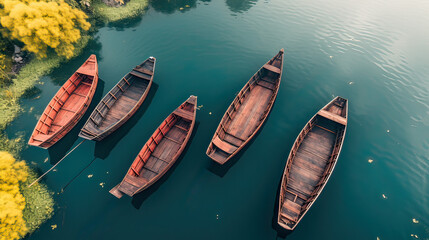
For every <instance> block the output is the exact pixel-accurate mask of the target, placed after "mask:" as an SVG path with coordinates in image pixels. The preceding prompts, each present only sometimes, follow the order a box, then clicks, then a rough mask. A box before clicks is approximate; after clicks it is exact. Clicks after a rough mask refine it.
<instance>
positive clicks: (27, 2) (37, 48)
mask: <svg viewBox="0 0 429 240" xmlns="http://www.w3.org/2000/svg"><path fill="white" fill-rule="evenodd" d="M0 4H1V5H2V8H1V9H0V23H1V25H2V27H3V28H1V33H2V34H3V35H4V36H5V37H8V38H10V39H16V40H18V41H21V42H22V43H24V44H25V46H24V49H25V50H27V51H29V52H32V53H34V54H36V56H38V57H47V54H48V50H49V49H54V50H55V52H56V53H57V55H59V56H63V57H66V58H67V59H69V58H71V57H72V56H73V55H74V49H75V44H76V43H78V41H79V39H80V38H81V35H82V31H87V30H89V28H90V26H91V24H89V23H88V22H87V21H86V19H87V18H88V16H87V15H86V14H85V13H84V12H83V11H81V10H79V9H77V8H72V7H71V6H70V5H69V4H67V3H65V2H64V1H62V0H60V1H38V0H0Z"/></svg>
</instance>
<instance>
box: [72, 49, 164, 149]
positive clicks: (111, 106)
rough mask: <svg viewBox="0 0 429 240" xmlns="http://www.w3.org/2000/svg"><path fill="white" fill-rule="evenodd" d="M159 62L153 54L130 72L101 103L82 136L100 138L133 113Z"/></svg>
mask: <svg viewBox="0 0 429 240" xmlns="http://www.w3.org/2000/svg"><path fill="white" fill-rule="evenodd" d="M155 64H156V59H155V58H154V57H150V58H148V59H146V60H145V61H144V62H143V63H141V64H140V65H138V66H136V67H135V68H134V69H133V70H131V72H129V73H127V74H126V75H125V76H124V77H123V78H122V79H121V80H120V81H119V82H118V83H117V84H116V85H115V86H114V87H113V88H112V90H110V91H109V92H108V93H107V94H106V96H104V98H103V99H102V100H101V102H100V103H99V104H98V105H97V107H96V108H95V110H94V111H93V112H92V114H91V116H90V117H89V119H88V120H87V122H86V123H85V125H84V126H83V128H82V129H81V131H80V133H79V136H80V137H82V138H86V139H89V140H95V141H100V140H102V139H104V138H105V137H107V136H108V135H109V134H111V133H112V132H114V131H115V130H116V129H118V128H119V127H120V126H122V125H123V124H124V123H125V122H126V121H127V120H128V119H129V118H130V117H131V116H133V115H134V113H135V112H136V111H137V110H138V109H139V107H140V106H141V105H142V103H143V102H144V100H145V99H146V96H147V94H148V93H149V90H150V87H151V86H152V81H153V75H154V72H155Z"/></svg>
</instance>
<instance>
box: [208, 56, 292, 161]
mask: <svg viewBox="0 0 429 240" xmlns="http://www.w3.org/2000/svg"><path fill="white" fill-rule="evenodd" d="M278 57H280V61H281V64H280V68H278V69H279V70H280V72H279V73H278V72H277V74H279V76H278V77H277V78H276V81H271V82H270V83H271V84H273V85H274V88H273V89H269V90H270V91H272V93H271V96H270V99H269V101H268V102H267V104H266V108H265V111H264V112H263V114H261V117H260V118H259V119H258V122H259V123H258V125H257V126H256V128H255V129H254V130H253V132H252V133H251V134H250V135H249V136H247V138H245V140H243V139H241V138H239V137H237V136H234V135H232V134H229V135H231V136H233V137H235V138H237V139H240V140H241V141H243V142H242V143H241V144H240V146H239V147H238V148H237V149H236V150H235V151H234V152H233V153H232V154H227V155H228V157H227V158H225V159H222V160H219V159H216V158H215V157H214V156H211V154H214V152H215V148H218V147H217V146H216V147H215V144H213V140H214V139H215V138H216V137H217V136H218V137H219V138H220V139H222V140H223V136H222V132H223V135H225V134H228V131H227V129H228V126H225V125H224V124H223V123H224V122H227V121H226V120H225V119H227V118H229V119H231V120H232V119H233V118H234V117H233V116H231V114H232V113H234V112H235V114H237V111H238V109H239V107H240V106H241V105H242V103H243V101H244V100H243V99H244V98H245V97H246V96H245V94H246V93H247V92H249V91H251V90H252V89H253V88H255V86H254V85H256V84H257V82H258V80H259V81H263V79H262V78H261V77H260V75H259V73H261V72H262V70H263V69H267V68H266V67H265V66H266V65H267V64H269V63H270V62H274V61H275V60H276V59H278ZM283 62H284V50H283V49H281V50H280V51H279V53H277V54H276V55H275V56H274V57H273V58H271V59H270V60H269V61H268V62H267V63H265V64H264V65H262V66H261V67H260V68H259V70H258V71H256V73H255V74H254V75H253V76H252V77H251V78H250V79H249V81H248V82H247V83H246V84H245V85H244V86H243V88H242V89H241V90H240V92H239V93H238V94H237V95H236V97H235V98H234V100H233V101H232V103H231V104H230V106H229V107H228V108H227V110H226V111H225V113H224V115H223V117H222V119H221V121H220V123H219V125H218V127H217V129H216V131H215V133H214V135H213V138H212V140H211V141H210V144H209V147H208V148H207V151H206V154H207V156H208V157H210V158H211V159H212V160H214V161H215V162H217V163H219V164H224V163H226V162H227V161H228V160H230V159H231V158H232V157H234V156H235V155H236V154H237V153H238V152H240V151H241V149H243V147H244V146H246V145H247V144H248V143H249V142H250V140H252V138H253V137H254V136H255V134H256V133H257V132H258V131H259V129H260V128H261V127H262V125H263V123H264V122H265V120H266V118H267V116H268V114H269V112H270V111H271V109H272V107H273V105H274V101H275V99H276V97H277V94H278V90H279V86H280V82H281V78H282V72H283V71H282V69H283ZM275 68H277V67H275ZM268 70H269V69H267V71H268ZM261 87H262V86H261ZM231 108H232V109H233V110H232V111H231V112H230V109H231ZM235 117H237V116H235ZM231 122H232V121H230V122H229V123H231ZM227 123H228V122H227ZM219 149H220V148H219Z"/></svg>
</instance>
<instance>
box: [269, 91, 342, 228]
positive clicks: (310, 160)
mask: <svg viewBox="0 0 429 240" xmlns="http://www.w3.org/2000/svg"><path fill="white" fill-rule="evenodd" d="M347 112H348V102H347V99H344V98H341V97H336V98H334V100H332V101H331V102H330V103H328V104H327V105H326V106H325V107H323V108H322V109H321V110H320V111H319V112H317V113H316V115H314V116H313V118H311V119H310V121H309V122H308V123H307V124H306V125H305V127H304V129H302V131H301V133H300V134H299V135H298V137H297V138H296V140H295V143H294V144H293V146H292V150H291V151H290V153H289V157H288V160H287V164H286V167H285V170H284V173H283V178H282V184H281V187H280V196H279V198H280V199H279V210H278V216H277V223H278V224H279V225H280V226H281V227H283V228H284V229H287V230H293V229H294V228H295V227H296V226H297V225H298V223H299V222H300V221H301V219H302V218H303V217H304V215H305V214H306V213H307V211H308V210H309V209H310V207H311V206H312V205H313V203H314V202H315V201H316V199H317V197H318V196H319V195H320V193H321V192H322V190H323V188H324V187H325V185H326V183H327V182H328V180H329V177H330V176H331V174H332V172H333V170H334V167H335V164H336V163H337V160H338V156H339V154H340V152H341V148H342V146H343V142H344V136H345V134H346V127H347Z"/></svg>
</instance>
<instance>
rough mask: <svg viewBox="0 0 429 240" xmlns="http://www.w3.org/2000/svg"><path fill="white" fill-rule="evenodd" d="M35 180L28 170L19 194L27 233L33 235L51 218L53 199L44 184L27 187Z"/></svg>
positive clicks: (34, 175)
mask: <svg viewBox="0 0 429 240" xmlns="http://www.w3.org/2000/svg"><path fill="white" fill-rule="evenodd" d="M36 179H37V174H36V173H35V172H34V171H33V170H31V169H28V178H27V181H25V182H24V183H23V184H22V185H21V186H20V188H21V193H22V195H23V196H24V198H25V208H24V211H23V217H24V220H25V222H26V223H27V227H28V233H29V234H31V233H33V232H34V231H35V230H36V229H37V228H38V227H39V226H40V225H41V224H42V223H44V222H45V221H46V220H48V219H49V218H51V217H52V215H53V212H54V199H53V198H52V193H51V192H50V191H49V190H48V187H47V186H46V185H45V184H42V183H37V184H34V185H33V186H31V187H30V188H28V187H27V186H28V185H29V184H30V183H32V182H33V181H34V180H36Z"/></svg>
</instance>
